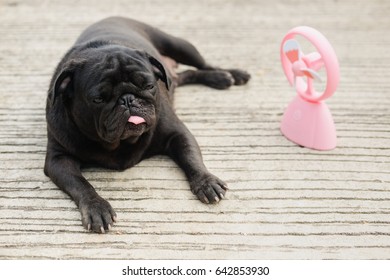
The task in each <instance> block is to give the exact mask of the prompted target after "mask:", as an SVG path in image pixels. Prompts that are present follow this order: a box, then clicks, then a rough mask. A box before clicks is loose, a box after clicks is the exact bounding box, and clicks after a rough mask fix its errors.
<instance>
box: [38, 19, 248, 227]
mask: <svg viewBox="0 0 390 280" xmlns="http://www.w3.org/2000/svg"><path fill="white" fill-rule="evenodd" d="M176 62H177V63H182V64H186V65H190V66H193V67H195V68H197V69H198V70H187V71H184V72H182V73H178V74H176V73H175V69H174V68H175V63H176ZM249 78H250V75H249V74H248V73H247V72H245V71H242V70H237V69H229V70H223V69H219V68H216V67H212V66H210V65H209V64H207V63H206V62H205V60H204V59H203V58H202V56H201V55H200V54H199V52H198V51H197V50H196V49H195V47H194V46H193V45H192V44H190V43H189V42H187V41H185V40H183V39H180V38H177V37H174V36H171V35H169V34H166V33H164V32H162V31H160V30H158V29H157V28H154V27H151V26H148V25H146V24H144V23H141V22H137V21H135V20H131V19H127V18H119V17H114V18H108V19H105V20H102V21H100V22H97V23H95V24H93V25H92V26H90V27H88V28H87V29H86V30H85V31H84V32H83V33H82V34H81V35H80V37H79V38H78V40H77V41H76V43H75V45H74V46H73V47H72V48H71V49H70V50H69V51H68V52H67V53H66V54H65V56H64V57H63V59H62V60H61V62H60V63H59V65H58V66H57V69H56V71H55V73H54V76H53V78H52V81H51V84H50V89H49V92H48V98H47V105H46V118H47V131H48V132H47V136H48V144H47V153H46V162H45V168H44V171H45V174H46V175H47V176H49V177H50V178H51V180H52V181H53V182H54V183H55V184H56V185H57V186H58V187H59V188H60V189H61V190H63V191H64V192H66V193H67V194H68V195H69V196H70V197H71V198H72V199H73V200H74V201H75V202H76V204H77V206H78V207H79V209H80V212H81V216H82V223H83V225H84V227H85V228H86V229H88V230H89V231H90V230H92V231H94V232H100V233H104V232H106V231H107V230H109V229H111V227H112V225H113V222H115V221H116V214H115V212H114V210H113V209H112V207H111V205H110V204H109V203H108V202H107V201H106V200H105V199H103V198H102V197H100V196H99V195H98V194H97V193H96V191H95V189H94V188H93V186H92V185H91V184H90V183H89V182H88V181H87V180H86V179H85V178H84V177H83V175H82V174H81V167H82V166H85V165H91V164H92V165H98V166H102V167H105V168H110V169H117V170H123V169H126V168H129V167H131V166H134V165H135V164H137V163H138V162H140V161H141V160H142V159H144V158H148V157H150V156H153V155H156V154H165V155H168V156H170V157H171V158H172V159H173V160H175V162H176V163H177V164H178V165H179V166H180V167H181V168H182V169H183V171H184V172H185V174H186V176H187V178H188V181H189V183H190V186H191V191H192V192H193V193H194V194H195V195H196V196H197V197H198V198H199V199H200V200H201V201H202V202H204V203H217V202H218V201H219V200H220V199H222V198H224V196H225V192H226V190H227V186H226V184H225V183H224V182H223V181H222V180H220V179H218V178H217V177H216V176H214V175H213V174H211V173H210V172H209V171H208V170H207V169H206V167H205V165H204V164H203V161H202V155H201V152H200V149H199V146H198V144H197V143H196V140H195V139H194V137H193V135H192V134H191V133H190V132H189V130H188V129H187V128H186V127H185V125H184V124H183V123H182V122H181V121H180V120H179V118H178V117H177V116H176V114H175V112H174V109H173V107H172V99H173V91H174V89H175V88H176V87H177V86H182V85H185V84H195V83H199V84H203V85H206V86H209V87H213V88H217V89H226V88H228V87H230V86H232V85H233V84H234V85H243V84H245V83H247V81H248V80H249Z"/></svg>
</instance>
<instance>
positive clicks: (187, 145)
mask: <svg viewBox="0 0 390 280" xmlns="http://www.w3.org/2000/svg"><path fill="white" fill-rule="evenodd" d="M174 127H175V132H173V133H171V136H170V137H169V138H168V141H167V144H166V147H165V149H166V150H165V152H166V153H167V154H168V155H169V156H170V157H171V158H172V159H173V160H175V162H176V163H177V164H178V165H179V166H180V168H181V169H182V170H183V171H184V173H185V174H186V176H187V178H188V181H189V183H190V187H191V191H192V193H193V194H195V195H196V196H197V197H198V198H199V200H200V201H202V202H203V203H217V202H219V201H220V200H221V199H223V198H224V196H225V193H226V190H227V185H226V183H224V182H223V181H222V180H220V179H219V178H217V177H216V176H214V175H213V174H211V173H210V172H209V171H208V170H207V168H206V166H205V165H204V163H203V159H202V154H201V151H200V148H199V146H198V143H197V142H196V140H195V138H194V136H193V135H192V134H191V132H190V131H189V130H188V129H187V128H186V127H185V125H184V124H183V123H182V122H181V121H180V120H179V119H177V118H176V121H175V126H174Z"/></svg>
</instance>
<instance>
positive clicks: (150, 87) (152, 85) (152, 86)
mask: <svg viewBox="0 0 390 280" xmlns="http://www.w3.org/2000/svg"><path fill="white" fill-rule="evenodd" d="M153 88H154V84H147V85H145V86H144V90H151V89H153Z"/></svg>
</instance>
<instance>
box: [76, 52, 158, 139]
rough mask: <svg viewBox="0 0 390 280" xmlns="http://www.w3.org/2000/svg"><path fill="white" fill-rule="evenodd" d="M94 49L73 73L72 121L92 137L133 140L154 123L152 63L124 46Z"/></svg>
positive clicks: (155, 93)
mask: <svg viewBox="0 0 390 280" xmlns="http://www.w3.org/2000/svg"><path fill="white" fill-rule="evenodd" d="M95 52H96V54H93V55H91V54H90V55H89V56H88V59H87V60H86V61H85V63H84V65H83V67H81V68H79V69H77V70H76V71H75V73H74V77H73V79H74V81H73V87H74V96H73V97H72V98H71V105H70V106H71V114H72V117H73V119H74V122H75V123H76V125H77V126H78V127H79V129H80V130H82V132H83V133H84V134H85V135H87V136H88V137H89V138H91V139H93V140H96V139H99V140H100V141H103V142H106V143H118V142H119V141H127V142H130V143H134V142H136V141H137V140H138V138H139V137H140V136H141V135H142V134H144V133H145V132H147V131H149V130H150V129H151V128H153V127H154V126H155V123H156V108H157V101H158V98H157V97H158V92H159V90H160V88H159V83H157V80H156V76H155V73H154V72H155V71H154V70H153V69H154V68H155V67H153V65H151V63H150V61H149V60H148V58H147V57H145V56H144V55H142V54H141V53H139V52H136V51H132V50H129V49H126V48H120V47H115V48H113V47H108V48H107V49H104V50H95Z"/></svg>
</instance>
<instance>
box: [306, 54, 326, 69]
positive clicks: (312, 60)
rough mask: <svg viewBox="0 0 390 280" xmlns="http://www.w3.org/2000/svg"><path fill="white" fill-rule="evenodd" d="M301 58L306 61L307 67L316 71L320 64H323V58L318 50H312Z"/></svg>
mask: <svg viewBox="0 0 390 280" xmlns="http://www.w3.org/2000/svg"><path fill="white" fill-rule="evenodd" d="M302 60H303V61H304V62H305V63H306V65H307V67H309V68H310V69H313V70H314V71H318V70H319V69H320V68H321V67H322V66H324V60H323V59H322V57H321V55H320V54H319V53H318V52H312V53H309V54H307V55H304V56H303V57H302Z"/></svg>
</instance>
